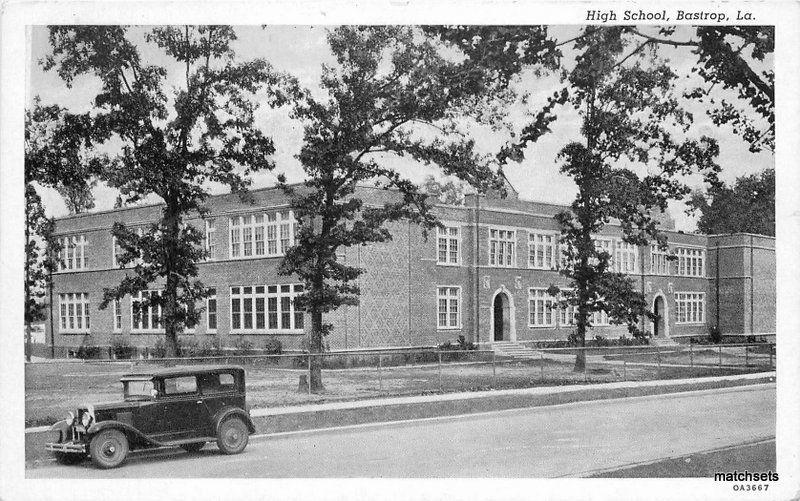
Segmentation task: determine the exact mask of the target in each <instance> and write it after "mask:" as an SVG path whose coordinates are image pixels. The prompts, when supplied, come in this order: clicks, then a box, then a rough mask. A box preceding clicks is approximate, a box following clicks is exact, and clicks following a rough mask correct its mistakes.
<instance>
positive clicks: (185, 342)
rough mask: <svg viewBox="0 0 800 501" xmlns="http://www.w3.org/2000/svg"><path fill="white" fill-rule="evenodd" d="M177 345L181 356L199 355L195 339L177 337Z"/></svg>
mask: <svg viewBox="0 0 800 501" xmlns="http://www.w3.org/2000/svg"><path fill="white" fill-rule="evenodd" d="M178 346H179V347H180V348H179V351H180V354H181V357H197V356H200V347H199V346H198V343H197V339H194V338H185V339H178Z"/></svg>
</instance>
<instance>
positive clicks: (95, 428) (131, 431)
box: [86, 420, 162, 445]
mask: <svg viewBox="0 0 800 501" xmlns="http://www.w3.org/2000/svg"><path fill="white" fill-rule="evenodd" d="M108 429H116V430H120V431H122V432H123V433H125V435H127V436H128V440H130V438H131V437H136V438H138V439H140V440H142V441H144V442H145V443H147V444H151V445H162V444H161V442H159V441H157V440H153V439H152V438H150V437H148V436H147V435H145V434H144V433H142V432H140V431H139V430H137V429H136V428H134V427H133V426H131V425H129V424H125V423H123V422H120V421H114V420H108V421H100V422H99V423H94V424H93V425H91V426H90V427H89V429H88V430H86V433H87V434H88V435H89V436H93V435H96V434H97V433H100V432H101V431H103V430H108Z"/></svg>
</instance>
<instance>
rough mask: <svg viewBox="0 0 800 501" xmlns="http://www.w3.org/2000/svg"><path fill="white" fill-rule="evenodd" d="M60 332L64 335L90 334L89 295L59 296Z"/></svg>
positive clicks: (72, 294)
mask: <svg viewBox="0 0 800 501" xmlns="http://www.w3.org/2000/svg"><path fill="white" fill-rule="evenodd" d="M58 307H59V313H60V323H59V327H60V328H59V332H61V333H63V334H70V333H74V334H77V333H87V332H89V294H87V293H85V292H70V293H67V294H59V295H58Z"/></svg>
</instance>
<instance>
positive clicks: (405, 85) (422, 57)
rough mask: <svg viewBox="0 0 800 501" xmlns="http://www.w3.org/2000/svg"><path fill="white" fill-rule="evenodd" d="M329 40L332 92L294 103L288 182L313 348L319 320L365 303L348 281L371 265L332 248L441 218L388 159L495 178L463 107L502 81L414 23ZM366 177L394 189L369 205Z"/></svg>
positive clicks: (316, 370)
mask: <svg viewBox="0 0 800 501" xmlns="http://www.w3.org/2000/svg"><path fill="white" fill-rule="evenodd" d="M328 42H329V45H330V48H331V51H332V52H333V55H334V56H335V58H336V61H337V65H336V66H335V67H327V66H326V67H325V68H324V71H323V76H322V81H321V86H322V89H323V90H324V91H325V92H326V93H327V96H325V97H324V98H322V99H317V98H314V97H312V95H311V94H310V93H308V92H306V93H305V95H304V97H303V99H302V100H300V101H299V102H298V104H297V105H296V106H295V108H294V115H295V116H296V117H297V118H299V119H300V120H302V121H303V122H304V124H305V134H304V144H303V147H302V149H301V152H300V154H299V155H298V158H299V160H300V162H301V164H302V166H303V169H304V171H305V173H306V175H307V179H306V180H305V181H304V182H303V184H302V186H300V187H293V186H288V185H286V184H285V183H283V182H282V184H281V187H282V188H283V190H284V191H285V192H286V193H287V195H288V196H289V197H290V200H291V205H292V207H293V208H294V210H295V214H296V216H297V217H298V219H299V221H300V224H299V228H298V232H297V237H296V245H295V246H294V247H292V248H291V249H289V251H288V252H287V253H286V256H285V258H284V260H283V262H282V264H281V268H280V272H281V273H282V274H284V275H293V276H297V277H299V278H300V279H301V280H302V281H303V282H304V284H305V288H304V291H305V292H304V293H303V294H302V295H301V296H299V297H298V298H296V300H295V301H296V303H295V304H296V305H297V306H299V307H300V308H303V309H304V310H305V311H307V312H308V313H309V314H310V317H311V329H310V335H309V343H308V346H309V352H310V353H312V354H314V353H320V352H321V351H322V349H323V337H324V336H325V335H326V334H327V333H328V332H329V331H330V329H331V325H329V324H326V323H324V321H323V315H324V314H326V313H328V312H330V311H333V310H335V309H337V308H339V307H340V306H342V305H354V304H357V301H358V295H359V292H360V291H359V289H358V286H357V285H355V284H354V283H353V281H354V280H355V279H356V278H357V277H358V276H360V275H361V274H362V273H364V270H363V269H359V268H356V267H353V266H348V265H347V264H345V263H342V262H340V261H339V259H338V258H337V252H338V251H339V250H340V249H341V248H343V247H345V248H346V247H351V246H358V245H367V244H370V243H375V242H384V241H387V240H389V239H391V234H390V232H389V230H388V228H387V227H386V223H389V222H391V221H397V220H400V219H405V220H409V221H411V222H414V223H418V224H420V225H421V226H422V228H423V231H427V230H430V229H431V228H433V227H435V226H436V225H437V224H438V221H437V219H436V217H435V215H434V214H433V213H432V212H431V204H430V202H429V199H428V198H427V197H426V196H425V194H424V193H422V191H421V189H420V188H419V187H418V186H417V185H416V184H414V183H413V182H411V181H410V180H409V179H407V178H406V177H404V175H403V174H402V173H401V171H400V170H398V169H396V168H394V167H392V165H393V164H390V163H389V162H388V159H389V158H390V157H406V158H409V159H411V160H413V161H416V162H418V163H419V164H424V165H431V166H435V167H438V168H439V169H440V170H441V171H442V172H443V173H444V174H446V175H453V176H456V177H457V178H459V179H461V180H463V181H466V182H467V183H469V184H471V185H473V186H477V187H479V188H480V189H486V188H488V187H497V186H498V182H499V181H498V178H497V176H496V174H495V172H494V170H493V165H494V164H495V162H494V161H493V159H492V158H491V157H490V156H488V155H482V154H480V153H478V152H477V151H476V149H475V145H474V142H473V141H472V140H471V139H469V138H468V137H467V135H465V134H462V133H460V132H459V129H458V123H459V120H458V118H459V114H460V113H463V112H464V111H465V110H469V109H471V106H470V105H471V104H472V103H474V102H475V101H476V100H480V99H481V96H482V95H483V96H485V95H486V93H490V90H491V88H492V87H493V85H495V83H496V81H497V77H496V76H495V77H494V78H495V80H492V77H491V75H488V72H486V71H485V70H483V69H481V68H480V67H477V66H473V65H471V64H469V63H467V64H464V63H459V62H453V61H451V60H448V59H447V58H445V57H443V56H442V55H440V52H439V51H438V47H437V45H436V44H435V43H434V41H432V40H431V39H428V38H426V37H422V36H421V34H420V33H419V32H418V31H417V30H416V29H414V28H411V27H401V26H383V27H360V26H345V27H339V28H336V29H334V30H332V32H331V33H330V34H329V36H328ZM362 183H372V184H374V185H376V186H378V187H380V188H383V189H385V190H391V191H387V200H388V201H387V202H386V203H385V204H384V205H382V206H377V207H375V206H368V205H366V204H365V202H364V200H363V199H362V198H361V195H360V193H359V192H358V191H357V187H358V185H359V184H362ZM310 363H311V371H310V387H311V390H312V391H320V390H322V389H323V384H322V372H321V360H320V358H319V357H311V362H310Z"/></svg>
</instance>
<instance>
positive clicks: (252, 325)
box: [215, 284, 304, 332]
mask: <svg viewBox="0 0 800 501" xmlns="http://www.w3.org/2000/svg"><path fill="white" fill-rule="evenodd" d="M302 292H303V285H302V284H283V285H255V286H252V285H248V286H236V287H231V330H232V331H236V332H257V331H278V332H298V331H302V330H303V326H304V322H303V311H302V310H295V307H294V299H295V297H296V296H298V295H299V294H302ZM215 309H216V305H215Z"/></svg>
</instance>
